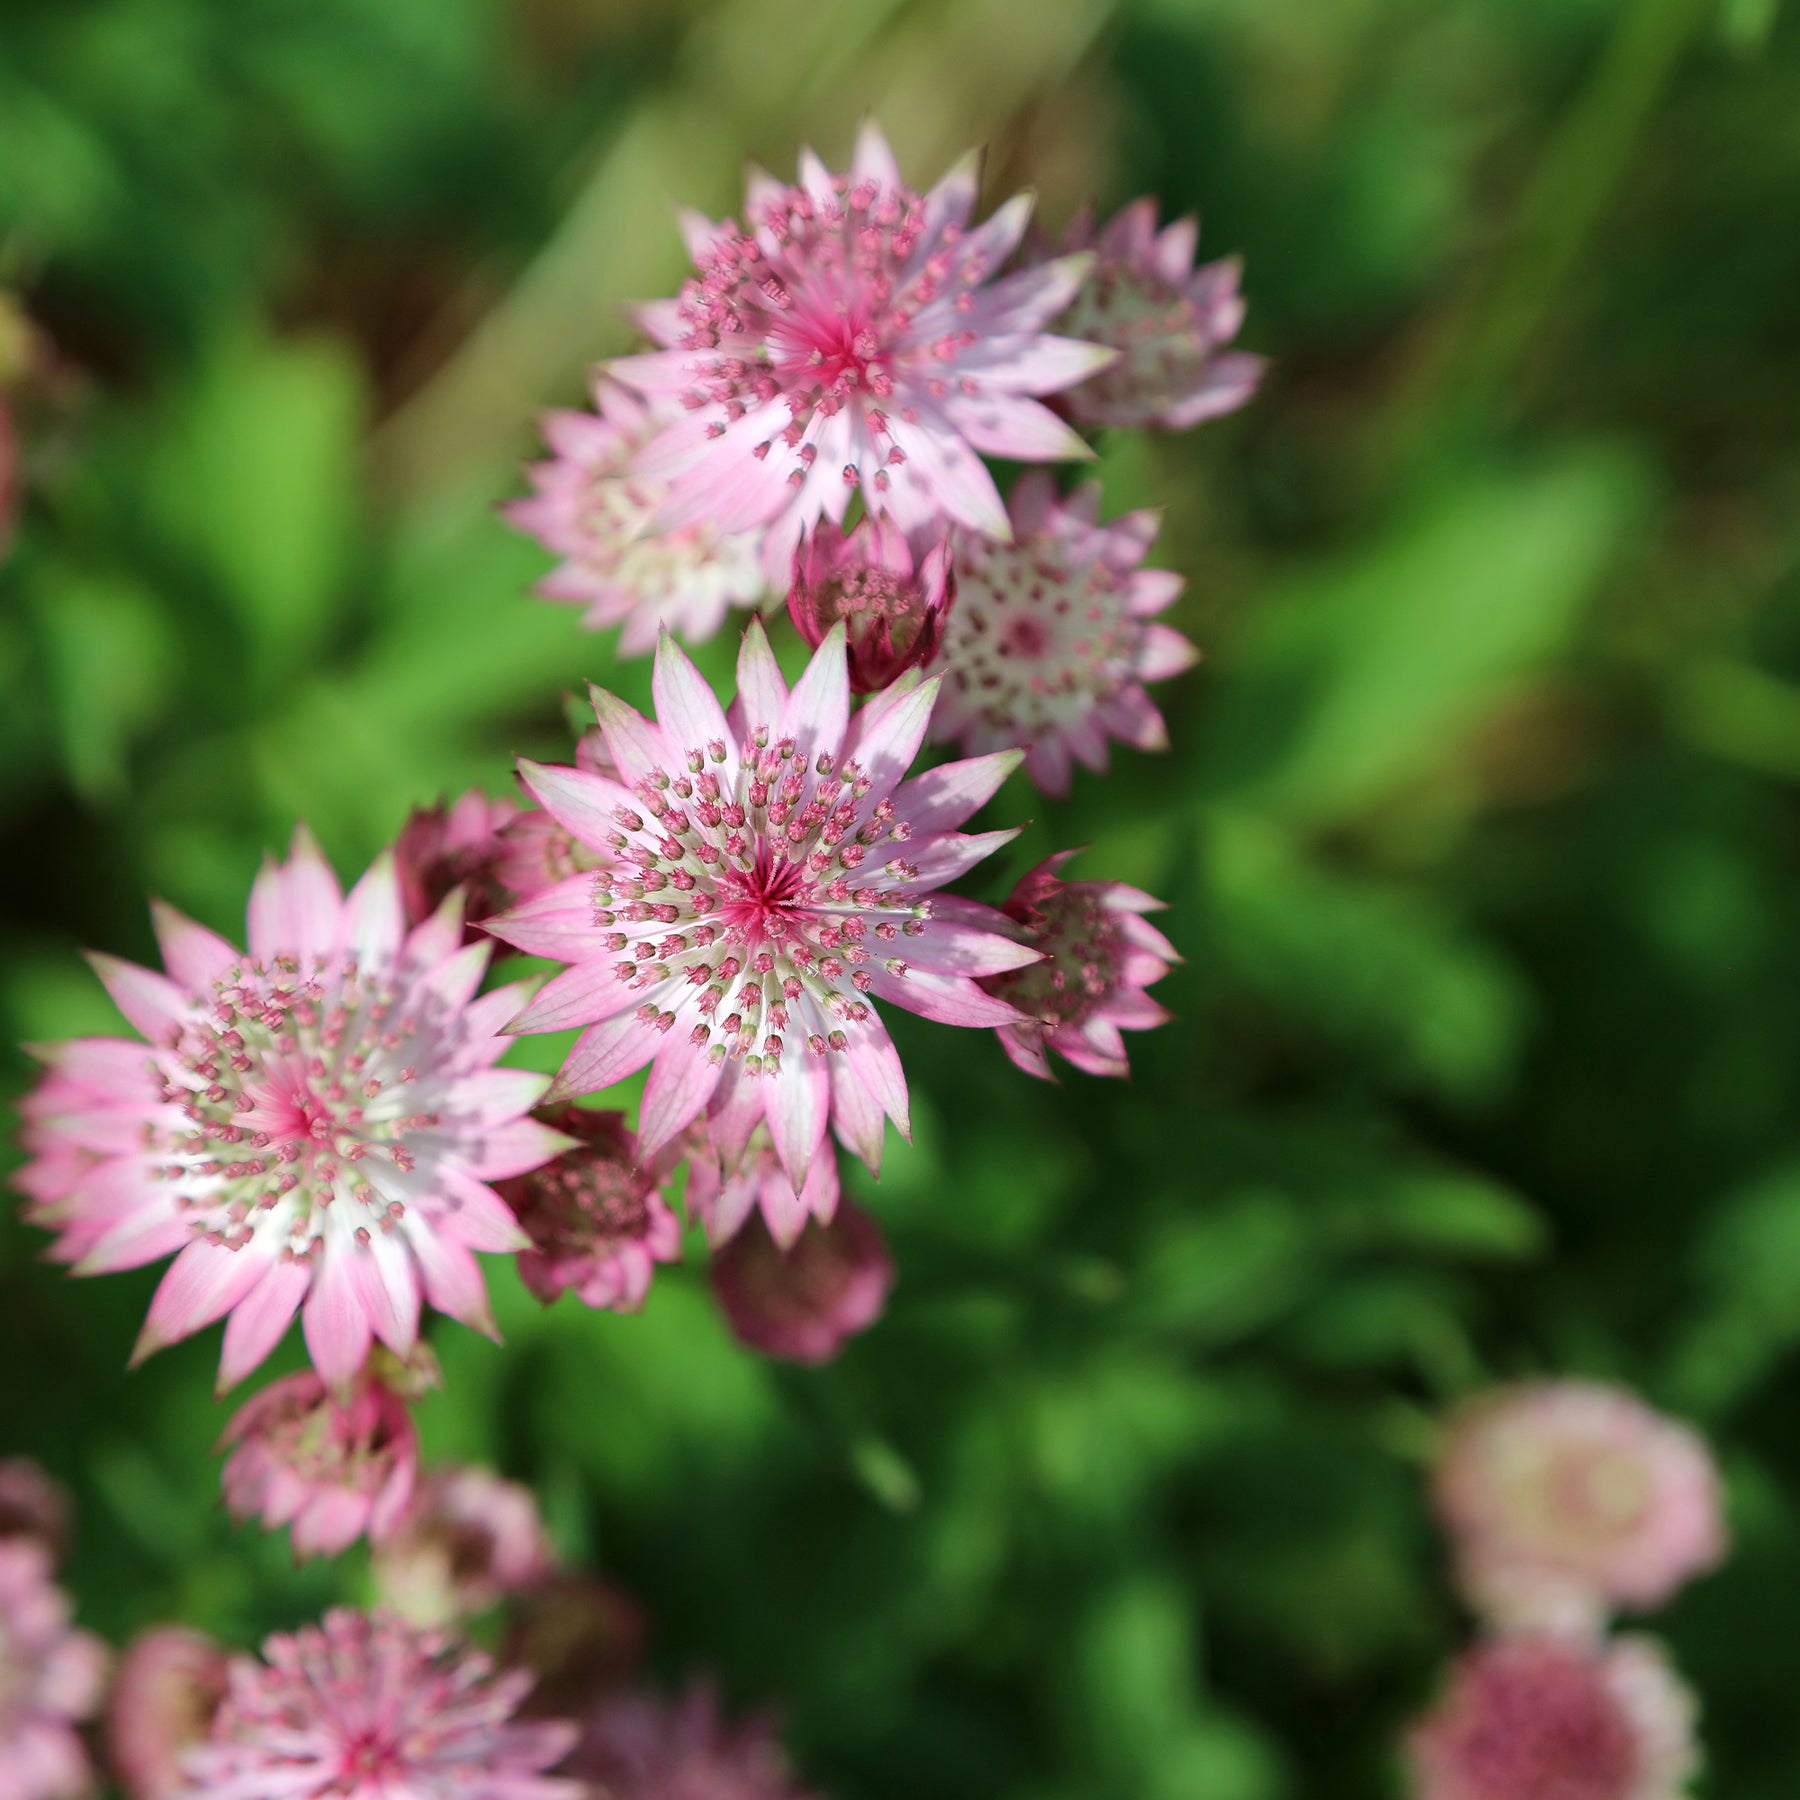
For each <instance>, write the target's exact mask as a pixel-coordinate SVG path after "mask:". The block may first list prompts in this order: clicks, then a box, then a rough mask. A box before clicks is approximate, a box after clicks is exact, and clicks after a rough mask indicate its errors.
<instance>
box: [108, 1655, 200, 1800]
mask: <svg viewBox="0 0 1800 1800" xmlns="http://www.w3.org/2000/svg"><path fill="white" fill-rule="evenodd" d="M228 1665H229V1658H228V1657H227V1656H226V1654H225V1652H224V1650H222V1649H221V1648H220V1647H219V1646H218V1645H217V1644H215V1643H214V1642H213V1641H212V1639H211V1638H209V1637H206V1636H203V1635H202V1634H201V1633H200V1632H198V1631H186V1630H183V1629H182V1627H180V1626H179V1625H159V1626H157V1627H156V1628H155V1629H154V1630H151V1631H146V1632H144V1633H143V1634H142V1635H141V1636H139V1637H137V1638H134V1639H133V1640H132V1642H131V1643H130V1645H129V1646H128V1647H127V1648H126V1651H125V1654H124V1655H123V1656H122V1657H121V1658H120V1659H119V1667H118V1672H117V1673H116V1674H115V1675H114V1677H113V1684H112V1694H111V1697H110V1698H109V1699H108V1701H107V1704H106V1752H107V1760H108V1761H109V1762H110V1763H111V1765H112V1768H113V1773H114V1774H115V1775H117V1776H118V1778H119V1783H120V1785H121V1786H122V1787H123V1788H124V1790H125V1792H126V1794H127V1795H128V1796H129V1800H176V1797H177V1796H178V1795H180V1794H181V1793H182V1792H183V1783H182V1776H181V1759H182V1753H183V1752H184V1751H185V1750H186V1749H187V1748H188V1747H189V1746H190V1745H192V1744H198V1743H200V1742H201V1741H202V1740H203V1739H205V1737H206V1736H207V1734H208V1733H209V1732H210V1731H211V1730H212V1722H213V1718H214V1716H215V1715H216V1714H217V1712H218V1710H219V1707H220V1705H221V1703H222V1702H223V1701H224V1698H225V1689H226V1686H227V1685H228V1684H227V1675H226V1671H227V1667H228Z"/></svg>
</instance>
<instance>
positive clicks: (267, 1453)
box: [224, 1370, 419, 1560]
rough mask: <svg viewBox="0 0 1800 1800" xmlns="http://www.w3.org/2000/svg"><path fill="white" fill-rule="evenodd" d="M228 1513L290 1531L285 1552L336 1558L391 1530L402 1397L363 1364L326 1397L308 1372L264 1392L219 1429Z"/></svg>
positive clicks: (404, 1454)
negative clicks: (227, 1452) (225, 1449)
mask: <svg viewBox="0 0 1800 1800" xmlns="http://www.w3.org/2000/svg"><path fill="white" fill-rule="evenodd" d="M225 1442H226V1443H227V1444H229V1445H231V1446H232V1451H231V1456H230V1458H229V1459H228V1461H227V1462H226V1464H225V1474H224V1486H225V1504H226V1506H227V1508H229V1510H230V1511H231V1513H232V1515H233V1517H235V1518H239V1519H250V1518H256V1517H260V1518H261V1519H262V1522H263V1524H264V1525H265V1526H266V1527H267V1528H268V1529H269V1530H271V1531H275V1530H278V1529H279V1528H280V1527H281V1526H283V1525H288V1526H291V1527H292V1536H293V1545H294V1556H295V1558H296V1559H297V1560H304V1559H305V1558H307V1557H309V1556H336V1555H337V1554H338V1553H339V1551H341V1550H345V1549H348V1548H349V1546H350V1545H351V1544H353V1543H355V1541H356V1540H357V1539H358V1538H359V1537H363V1536H365V1535H366V1536H368V1537H369V1538H371V1539H380V1538H384V1537H387V1536H389V1535H391V1534H392V1533H393V1532H394V1531H396V1530H397V1529H398V1528H399V1526H400V1523H401V1521H402V1520H403V1519H404V1518H405V1516H406V1509H407V1507H408V1506H409V1505H410V1504H411V1502H412V1496H413V1483H414V1481H415V1480H416V1479H417V1477H418V1472H419V1434H418V1432H417V1431H416V1430H415V1429H414V1427H413V1422H412V1414H411V1413H410V1412H409V1411H408V1410H407V1406H406V1402H405V1400H404V1399H403V1398H402V1397H401V1396H400V1395H399V1394H397V1393H396V1392H395V1391H394V1390H393V1389H392V1388H390V1387H389V1386H388V1385H387V1384H386V1383H385V1382H383V1381H381V1380H379V1379H378V1378H376V1377H375V1376H374V1375H373V1374H371V1373H370V1372H369V1371H368V1370H364V1371H363V1372H362V1373H361V1374H359V1375H358V1376H357V1377H356V1378H355V1380H354V1381H353V1382H352V1384H351V1386H350V1390H349V1392H348V1393H346V1394H343V1395H341V1396H340V1395H338V1394H334V1393H333V1392H332V1390H331V1389H330V1388H328V1387H327V1386H326V1385H325V1383H324V1382H322V1381H321V1380H320V1379H319V1378H318V1376H317V1375H315V1374H313V1373H312V1372H311V1371H310V1370H308V1371H305V1372H303V1373H301V1374H299V1375H289V1376H288V1377H286V1379H284V1380H282V1381H277V1382H274V1383H272V1384H271V1385H270V1386H268V1387H266V1388H264V1389H263V1391H262V1392H261V1393H260V1394H258V1395H257V1396H256V1397H255V1398H254V1399H253V1400H251V1401H250V1402H249V1403H248V1404H247V1405H245V1406H243V1407H241V1408H240V1409H239V1411H238V1414H237V1416H236V1417H235V1418H234V1419H233V1420H232V1421H231V1423H230V1424H229V1425H228V1426H227V1427H226V1428H225Z"/></svg>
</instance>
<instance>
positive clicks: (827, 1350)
mask: <svg viewBox="0 0 1800 1800" xmlns="http://www.w3.org/2000/svg"><path fill="white" fill-rule="evenodd" d="M712 1275H713V1292H714V1293H715V1294H716V1295H717V1296H718V1299H719V1305H720V1308H721V1309H722V1310H723V1312H724V1314H725V1318H726V1322H727V1323H728V1324H729V1325H730V1326H731V1329H732V1331H733V1332H734V1333H735V1334H736V1335H737V1337H738V1338H739V1339H740V1340H741V1341H742V1342H744V1343H746V1344H749V1345H750V1346H751V1347H752V1348H754V1349H757V1350H761V1351H763V1352H764V1353H765V1354H767V1355H769V1356H779V1357H782V1358H784V1359H785V1360H786V1361H788V1362H797V1363H823V1362H830V1361H831V1359H832V1358H833V1357H834V1356H836V1355H837V1353H838V1352H839V1351H840V1350H841V1349H843V1347H844V1342H845V1340H846V1339H847V1338H852V1337H854V1336H856V1334H857V1333H858V1332H860V1331H867V1330H868V1328H869V1327H870V1326H871V1325H873V1324H874V1323H875V1321H876V1320H877V1319H879V1318H880V1317H881V1314H882V1310H883V1308H885V1307H886V1305H887V1297H888V1289H889V1288H891V1287H892V1286H893V1285H894V1263H893V1258H892V1257H890V1256H889V1255H888V1249H887V1245H886V1243H885V1242H884V1241H883V1240H882V1236H881V1231H880V1229H879V1228H878V1227H877V1225H876V1223H875V1221H874V1220H873V1219H871V1218H870V1217H869V1215H868V1214H867V1213H866V1212H864V1211H863V1210H862V1208H861V1207H859V1206H855V1205H852V1204H851V1203H850V1202H849V1201H847V1200H846V1201H844V1202H843V1203H842V1204H841V1205H840V1206H839V1207H838V1208H837V1210H836V1213H835V1214H834V1216H833V1218H832V1220H831V1223H830V1224H829V1225H821V1224H820V1223H819V1222H818V1221H817V1220H816V1219H814V1220H809V1221H808V1223H807V1225H806V1228H805V1229H804V1230H803V1231H802V1232H801V1233H800V1235H799V1236H798V1237H797V1238H796V1239H795V1240H794V1242H793V1244H792V1246H791V1247H789V1248H788V1249H786V1250H784V1249H782V1248H781V1246H780V1245H779V1244H777V1243H776V1242H775V1240H774V1238H772V1237H771V1236H770V1235H769V1232H768V1229H767V1228H766V1227H765V1226H764V1224H763V1222H762V1220H761V1218H759V1217H757V1216H756V1215H754V1214H753V1215H752V1216H751V1217H750V1218H749V1219H748V1220H746V1221H745V1223H744V1226H743V1228H742V1229H741V1230H740V1231H739V1232H738V1233H737V1235H736V1236H735V1237H734V1238H732V1240H731V1242H730V1243H728V1244H726V1245H725V1246H724V1248H723V1249H721V1250H720V1251H719V1252H718V1254H717V1255H716V1256H714V1258H713V1265H712Z"/></svg>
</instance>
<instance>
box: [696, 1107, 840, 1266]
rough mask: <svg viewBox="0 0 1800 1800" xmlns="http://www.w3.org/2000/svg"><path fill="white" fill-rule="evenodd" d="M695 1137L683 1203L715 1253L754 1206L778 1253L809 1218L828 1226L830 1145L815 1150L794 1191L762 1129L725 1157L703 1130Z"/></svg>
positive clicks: (833, 1180)
mask: <svg viewBox="0 0 1800 1800" xmlns="http://www.w3.org/2000/svg"><path fill="white" fill-rule="evenodd" d="M698 1136H699V1139H700V1141H699V1142H697V1143H695V1144H694V1145H693V1149H692V1155H691V1159H690V1161H689V1163H688V1179H687V1204H688V1210H689V1211H690V1212H691V1213H692V1214H693V1215H694V1217H695V1218H697V1219H698V1220H699V1221H700V1223H701V1225H702V1226H703V1227H704V1228H705V1230H706V1241H707V1242H708V1243H709V1244H710V1245H711V1246H712V1247H713V1248H714V1249H715V1250H716V1249H718V1247H719V1246H720V1245H721V1244H723V1243H725V1242H727V1241H728V1240H729V1239H731V1238H734V1237H736V1236H737V1233H738V1228H739V1227H740V1226H741V1225H742V1224H743V1223H744V1221H745V1220H746V1219H747V1218H749V1216H750V1214H751V1213H752V1211H754V1210H755V1209H756V1208H758V1207H761V1209H762V1216H763V1223H764V1224H765V1225H767V1226H768V1228H769V1235H770V1236H771V1237H773V1238H774V1240H775V1242H776V1243H777V1244H778V1245H779V1246H780V1247H781V1248H782V1249H783V1250H787V1249H790V1248H791V1247H792V1246H793V1243H794V1240H795V1239H796V1238H797V1237H799V1235H800V1232H801V1230H802V1228H803V1227H804V1226H805V1224H806V1221H807V1220H808V1219H817V1220H818V1221H819V1223H820V1224H822V1225H829V1224H830V1223H831V1220H832V1216H833V1215H834V1214H835V1213H836V1212H837V1205H838V1195H839V1185H838V1166H837V1154H836V1152H835V1151H834V1150H833V1149H832V1148H831V1146H830V1145H829V1144H823V1145H821V1146H820V1148H819V1153H818V1155H816V1156H815V1157H814V1158H813V1159H812V1166H811V1167H810V1168H809V1169H808V1170H807V1171H806V1179H805V1180H804V1181H802V1182H801V1184H800V1186H799V1188H798V1190H796V1189H795V1187H794V1184H793V1182H791V1181H790V1180H789V1179H788V1172H787V1170H786V1169H784V1168H783V1167H782V1166H781V1158H780V1157H779V1156H778V1155H777V1154H776V1152H775V1145H774V1142H773V1140H772V1139H771V1138H770V1136H769V1128H768V1127H767V1126H766V1125H758V1126H757V1128H756V1129H755V1130H754V1131H753V1132H751V1134H750V1142H749V1143H748V1144H747V1145H746V1146H745V1147H744V1149H743V1151H742V1152H741V1153H740V1154H738V1155H736V1156H734V1157H731V1158H730V1159H722V1158H721V1157H720V1155H719V1152H718V1151H717V1150H716V1149H715V1148H714V1147H713V1144H712V1140H711V1138H710V1136H709V1135H708V1134H707V1132H706V1131H705V1130H704V1128H701V1129H700V1130H699V1131H698Z"/></svg>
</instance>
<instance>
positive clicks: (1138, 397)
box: [1059, 260, 1213, 406]
mask: <svg viewBox="0 0 1800 1800" xmlns="http://www.w3.org/2000/svg"><path fill="white" fill-rule="evenodd" d="M1059 329H1061V330H1063V331H1066V332H1067V333H1068V334H1069V335H1070V336H1071V337H1078V338H1085V339H1088V340H1089V341H1091V342H1093V343H1096V344H1104V345H1106V346H1107V348H1108V349H1112V350H1117V351H1119V352H1120V355H1119V359H1118V361H1117V362H1115V363H1112V364H1111V365H1110V366H1108V367H1106V368H1103V369H1101V370H1099V371H1098V372H1097V373H1096V374H1093V375H1090V376H1089V377H1088V378H1087V389H1088V392H1089V393H1091V394H1092V395H1093V397H1094V398H1095V399H1096V400H1098V401H1100V402H1101V403H1103V404H1105V405H1108V406H1128V405H1144V404H1153V403H1155V402H1158V401H1160V400H1162V399H1163V398H1165V397H1166V396H1167V395H1168V394H1170V393H1171V392H1179V391H1180V390H1181V389H1182V388H1184V387H1186V386H1188V385H1189V384H1191V383H1192V382H1194V381H1195V380H1197V379H1198V378H1199V376H1200V374H1201V373H1202V371H1203V370H1204V369H1205V367H1206V363H1207V360H1208V358H1209V357H1210V356H1211V354H1212V351H1213V342H1212V333H1211V331H1210V329H1209V321H1208V318H1207V315H1206V313H1205V312H1204V311H1203V310H1202V308H1201V306H1200V304H1199V303H1198V302H1197V301H1195V300H1194V299H1193V298H1192V297H1190V296H1189V295H1187V294H1185V293H1183V292H1182V291H1181V290H1180V289H1179V288H1177V287H1175V286H1174V285H1173V284H1172V283H1169V282H1167V281H1164V280H1161V279H1160V278H1158V277H1155V276H1153V275H1148V274H1145V273H1143V272H1141V271H1139V270H1137V269H1135V268H1132V267H1130V266H1127V265H1124V264H1120V263H1115V262H1109V261H1106V260H1102V261H1101V262H1100V263H1098V264H1096V266H1095V269H1094V273H1093V275H1092V276H1091V278H1090V279H1089V280H1088V281H1087V282H1086V283H1085V284H1084V285H1083V287H1082V289H1081V291H1080V292H1079V293H1078V294H1077V295H1076V297H1075V299H1074V301H1073V302H1072V303H1071V305H1070V307H1069V310H1068V312H1067V313H1066V314H1065V315H1064V316H1063V319H1062V321H1061V323H1060V325H1059Z"/></svg>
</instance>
